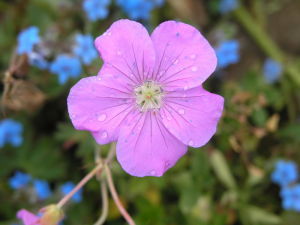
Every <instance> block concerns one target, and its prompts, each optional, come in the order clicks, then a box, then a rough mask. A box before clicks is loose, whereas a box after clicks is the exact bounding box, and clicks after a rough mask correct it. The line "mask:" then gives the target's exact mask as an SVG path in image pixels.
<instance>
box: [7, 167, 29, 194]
mask: <svg viewBox="0 0 300 225" xmlns="http://www.w3.org/2000/svg"><path fill="white" fill-rule="evenodd" d="M30 180H31V176H30V175H28V174H26V173H22V172H20V171H17V172H16V173H15V175H14V176H13V177H11V178H9V185H10V187H11V188H13V189H15V190H17V189H20V188H23V187H25V186H26V185H27V184H28V183H29V182H30Z"/></svg>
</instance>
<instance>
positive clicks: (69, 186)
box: [60, 182, 82, 203]
mask: <svg viewBox="0 0 300 225" xmlns="http://www.w3.org/2000/svg"><path fill="white" fill-rule="evenodd" d="M74 187H75V184H74V183H72V182H66V183H64V184H63V185H62V186H61V187H60V191H61V192H62V193H63V194H64V195H66V194H68V193H70V192H71V191H72V190H73V188H74ZM72 200H73V201H74V202H77V203H78V202H81V200H82V189H80V190H79V191H77V192H76V194H74V195H73V197H72Z"/></svg>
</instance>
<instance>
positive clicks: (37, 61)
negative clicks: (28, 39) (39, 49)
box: [28, 52, 49, 70]
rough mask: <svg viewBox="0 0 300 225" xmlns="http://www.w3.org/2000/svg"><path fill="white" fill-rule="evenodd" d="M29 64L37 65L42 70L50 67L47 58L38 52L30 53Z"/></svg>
mask: <svg viewBox="0 0 300 225" xmlns="http://www.w3.org/2000/svg"><path fill="white" fill-rule="evenodd" d="M28 57H29V64H30V65H32V66H35V67H37V68H39V69H41V70H45V69H47V68H48V67H49V63H48V62H47V61H46V60H45V58H44V57H43V56H42V55H41V54H38V53H36V52H31V53H29V55H28Z"/></svg>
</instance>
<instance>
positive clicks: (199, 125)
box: [161, 87, 224, 147]
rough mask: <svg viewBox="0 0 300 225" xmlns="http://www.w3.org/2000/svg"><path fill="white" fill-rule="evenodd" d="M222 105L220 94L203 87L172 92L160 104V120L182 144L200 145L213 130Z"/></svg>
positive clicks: (208, 137) (203, 143)
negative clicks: (161, 105) (161, 104)
mask: <svg viewBox="0 0 300 225" xmlns="http://www.w3.org/2000/svg"><path fill="white" fill-rule="evenodd" d="M223 105H224V99H223V97H221V96H219V95H216V94H212V93H210V92H207V91H206V90H204V89H203V88H202V87H196V88H192V89H189V90H186V91H176V92H172V93H170V94H168V95H167V96H166V97H165V104H164V106H163V108H161V116H162V118H163V120H162V121H163V124H164V125H165V126H166V128H168V130H169V131H170V132H171V133H172V134H173V135H174V136H175V137H177V138H178V139H179V140H181V141H182V142H183V143H184V144H187V145H189V146H192V147H200V146H203V145H205V144H206V143H207V142H208V141H209V140H210V138H211V137H212V136H213V135H214V133H215V132H216V128H217V123H218V121H219V119H220V117H221V115H222V111H223Z"/></svg>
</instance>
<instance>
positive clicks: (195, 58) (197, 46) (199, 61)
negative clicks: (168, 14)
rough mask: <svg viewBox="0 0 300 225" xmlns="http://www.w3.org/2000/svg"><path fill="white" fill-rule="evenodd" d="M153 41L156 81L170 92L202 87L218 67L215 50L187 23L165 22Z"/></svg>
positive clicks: (155, 31) (153, 34)
mask: <svg viewBox="0 0 300 225" xmlns="http://www.w3.org/2000/svg"><path fill="white" fill-rule="evenodd" d="M151 38H152V41H153V45H154V48H155V51H156V59H157V62H156V69H155V73H154V79H155V80H159V81H160V82H161V83H162V84H164V85H165V86H169V88H171V89H178V88H183V87H185V88H186V89H188V88H193V87H196V86H198V85H201V84H202V83H203V82H204V81H205V80H206V79H207V78H208V77H209V76H210V75H211V74H212V72H213V71H214V70H215V68H216V65H217V58H216V55H215V52H214V50H213V48H212V47H211V46H210V44H209V43H208V42H207V40H206V39H205V38H204V37H203V36H202V35H201V33H200V32H199V31H198V30H197V29H196V28H194V27H192V26H190V25H188V24H184V23H181V22H176V21H167V22H164V23H162V24H160V25H159V26H158V27H157V28H156V29H155V30H154V32H153V33H152V35H151Z"/></svg>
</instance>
